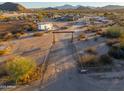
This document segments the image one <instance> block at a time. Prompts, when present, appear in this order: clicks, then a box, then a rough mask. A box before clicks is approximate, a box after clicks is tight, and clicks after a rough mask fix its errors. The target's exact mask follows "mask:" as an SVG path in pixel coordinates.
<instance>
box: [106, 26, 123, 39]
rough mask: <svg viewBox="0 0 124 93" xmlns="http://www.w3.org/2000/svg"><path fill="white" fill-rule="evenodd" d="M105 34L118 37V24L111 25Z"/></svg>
mask: <svg viewBox="0 0 124 93" xmlns="http://www.w3.org/2000/svg"><path fill="white" fill-rule="evenodd" d="M106 36H107V37H108V38H119V37H120V36H121V28H120V27H118V26H112V27H109V28H108V29H107V32H106Z"/></svg>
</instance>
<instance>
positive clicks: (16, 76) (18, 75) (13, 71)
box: [6, 56, 36, 83]
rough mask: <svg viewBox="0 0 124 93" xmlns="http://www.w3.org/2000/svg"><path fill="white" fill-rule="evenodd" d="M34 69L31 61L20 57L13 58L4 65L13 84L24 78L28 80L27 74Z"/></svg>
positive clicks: (34, 66)
mask: <svg viewBox="0 0 124 93" xmlns="http://www.w3.org/2000/svg"><path fill="white" fill-rule="evenodd" d="M35 69H36V64H35V62H34V61H33V60H31V59H29V58H24V57H21V56H15V57H14V58H13V59H11V60H9V61H8V62H7V64H6V70H7V73H8V74H9V76H10V77H11V80H12V81H14V82H15V83H17V82H18V81H19V80H20V79H22V78H24V77H28V78H30V77H29V74H30V73H32V72H33V71H34V70H35Z"/></svg>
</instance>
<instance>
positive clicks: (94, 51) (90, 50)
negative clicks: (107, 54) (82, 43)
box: [85, 47, 97, 54]
mask: <svg viewBox="0 0 124 93" xmlns="http://www.w3.org/2000/svg"><path fill="white" fill-rule="evenodd" d="M85 52H88V53H91V54H97V51H96V47H90V48H87V49H86V50H85Z"/></svg>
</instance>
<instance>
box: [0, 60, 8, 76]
mask: <svg viewBox="0 0 124 93" xmlns="http://www.w3.org/2000/svg"><path fill="white" fill-rule="evenodd" d="M5 75H7V72H6V68H5V63H4V62H3V63H0V77H2V76H5Z"/></svg>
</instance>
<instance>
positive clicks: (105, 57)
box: [99, 55, 112, 65]
mask: <svg viewBox="0 0 124 93" xmlns="http://www.w3.org/2000/svg"><path fill="white" fill-rule="evenodd" d="M99 63H101V64H103V65H106V64H111V63H112V58H111V57H110V56H109V55H101V56H100V57H99Z"/></svg>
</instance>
